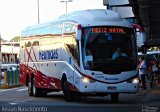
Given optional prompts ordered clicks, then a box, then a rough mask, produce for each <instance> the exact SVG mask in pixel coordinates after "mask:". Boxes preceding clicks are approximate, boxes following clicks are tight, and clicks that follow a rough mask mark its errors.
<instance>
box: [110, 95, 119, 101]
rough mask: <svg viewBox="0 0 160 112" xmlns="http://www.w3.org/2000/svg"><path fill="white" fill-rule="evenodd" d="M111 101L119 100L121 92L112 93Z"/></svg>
mask: <svg viewBox="0 0 160 112" xmlns="http://www.w3.org/2000/svg"><path fill="white" fill-rule="evenodd" d="M111 101H112V102H118V101H119V93H113V94H111Z"/></svg>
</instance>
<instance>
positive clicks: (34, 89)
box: [33, 78, 36, 95]
mask: <svg viewBox="0 0 160 112" xmlns="http://www.w3.org/2000/svg"><path fill="white" fill-rule="evenodd" d="M33 94H34V95H35V94H36V87H35V79H34V78H33Z"/></svg>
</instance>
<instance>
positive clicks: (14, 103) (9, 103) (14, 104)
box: [9, 103, 17, 105]
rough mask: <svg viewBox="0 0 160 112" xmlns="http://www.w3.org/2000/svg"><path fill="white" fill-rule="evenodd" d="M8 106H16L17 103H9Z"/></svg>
mask: <svg viewBox="0 0 160 112" xmlns="http://www.w3.org/2000/svg"><path fill="white" fill-rule="evenodd" d="M9 104H11V105H16V104H17V103H9Z"/></svg>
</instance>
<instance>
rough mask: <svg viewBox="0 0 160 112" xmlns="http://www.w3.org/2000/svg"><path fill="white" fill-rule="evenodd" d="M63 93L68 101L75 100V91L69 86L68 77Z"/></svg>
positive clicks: (64, 83)
mask: <svg viewBox="0 0 160 112" xmlns="http://www.w3.org/2000/svg"><path fill="white" fill-rule="evenodd" d="M63 94H64V99H65V100H66V101H68V102H71V101H73V92H72V91H71V90H70V88H69V87H68V82H67V80H66V79H65V80H64V82H63Z"/></svg>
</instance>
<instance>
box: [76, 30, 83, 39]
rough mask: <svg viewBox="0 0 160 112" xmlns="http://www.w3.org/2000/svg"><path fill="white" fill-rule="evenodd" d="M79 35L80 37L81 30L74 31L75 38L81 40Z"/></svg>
mask: <svg viewBox="0 0 160 112" xmlns="http://www.w3.org/2000/svg"><path fill="white" fill-rule="evenodd" d="M81 37H82V30H77V31H76V38H77V39H78V40H81Z"/></svg>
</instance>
